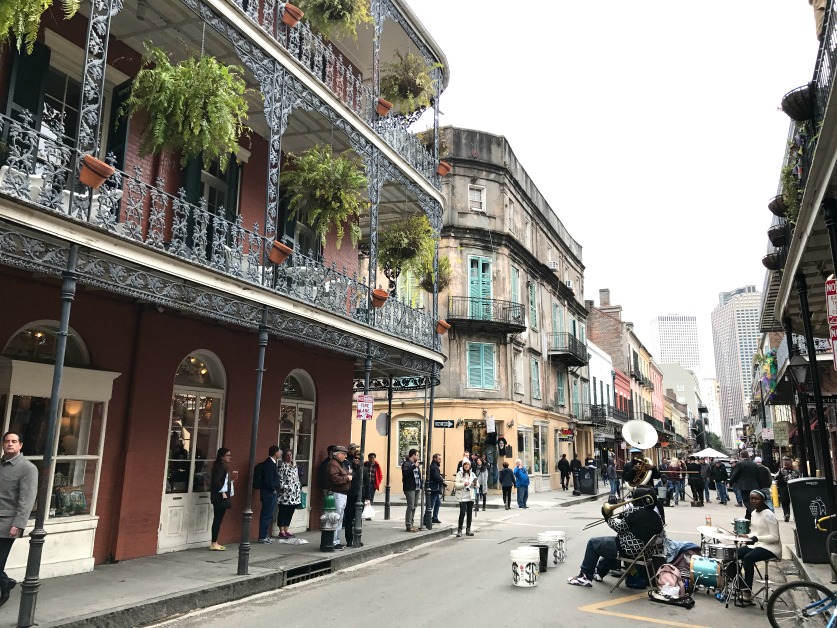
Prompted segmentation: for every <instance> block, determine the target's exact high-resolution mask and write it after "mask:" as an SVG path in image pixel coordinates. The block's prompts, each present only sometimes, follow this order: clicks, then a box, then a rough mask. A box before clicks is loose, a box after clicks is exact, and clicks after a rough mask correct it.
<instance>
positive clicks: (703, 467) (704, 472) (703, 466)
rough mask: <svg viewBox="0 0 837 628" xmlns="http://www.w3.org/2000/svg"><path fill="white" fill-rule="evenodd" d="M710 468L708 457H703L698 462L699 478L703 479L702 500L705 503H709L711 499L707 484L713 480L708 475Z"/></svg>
mask: <svg viewBox="0 0 837 628" xmlns="http://www.w3.org/2000/svg"><path fill="white" fill-rule="evenodd" d="M711 470H712V465H711V464H710V462H709V458H704V459H703V461H702V462H701V463H700V479H701V480H703V501H705V502H706V503H710V502H711V501H712V499H711V497H710V495H709V485H710V484H711V483H712V481H713V480H712V478H711V477H710V471H711Z"/></svg>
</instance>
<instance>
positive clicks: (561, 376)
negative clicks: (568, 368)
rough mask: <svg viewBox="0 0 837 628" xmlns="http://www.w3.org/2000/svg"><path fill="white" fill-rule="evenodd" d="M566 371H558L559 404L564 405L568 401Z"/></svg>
mask: <svg viewBox="0 0 837 628" xmlns="http://www.w3.org/2000/svg"><path fill="white" fill-rule="evenodd" d="M566 385H567V384H566V381H565V376H564V371H558V405H559V406H563V405H566V403H567V398H566V396H565V393H564V387H565V386H566Z"/></svg>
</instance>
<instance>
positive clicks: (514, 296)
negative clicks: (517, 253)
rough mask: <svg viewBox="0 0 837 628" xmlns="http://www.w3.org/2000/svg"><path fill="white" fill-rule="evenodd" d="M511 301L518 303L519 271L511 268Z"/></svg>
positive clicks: (513, 267)
mask: <svg viewBox="0 0 837 628" xmlns="http://www.w3.org/2000/svg"><path fill="white" fill-rule="evenodd" d="M511 300H512V303H520V269H518V268H516V267H515V266H512V267H511Z"/></svg>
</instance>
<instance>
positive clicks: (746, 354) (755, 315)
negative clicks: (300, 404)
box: [712, 286, 761, 447]
mask: <svg viewBox="0 0 837 628" xmlns="http://www.w3.org/2000/svg"><path fill="white" fill-rule="evenodd" d="M760 303H761V293H760V292H758V291H757V290H756V287H755V286H744V287H743V288H738V289H736V290H732V291H731V292H722V293H721V294H720V298H719V303H718V307H716V308H715V309H714V310H712V340H713V344H714V348H715V370H716V371H717V375H718V385H719V387H720V391H721V394H720V402H721V434H720V436H721V438H723V440H724V444H725V445H726V446H727V447H732V437H731V433H730V428H731V427H732V426H733V425H738V424H739V423H741V422H743V421H744V418H745V417H746V416H747V404H749V403H750V398H751V391H752V383H753V382H752V380H753V375H752V368H751V367H752V363H753V356H754V355H755V353H756V349H757V348H758V339H759V306H760Z"/></svg>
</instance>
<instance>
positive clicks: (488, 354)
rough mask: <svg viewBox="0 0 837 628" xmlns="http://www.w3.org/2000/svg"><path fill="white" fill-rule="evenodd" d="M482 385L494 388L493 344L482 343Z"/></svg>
mask: <svg viewBox="0 0 837 628" xmlns="http://www.w3.org/2000/svg"><path fill="white" fill-rule="evenodd" d="M482 387H483V388H492V389H493V388H495V385H494V345H482Z"/></svg>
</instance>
